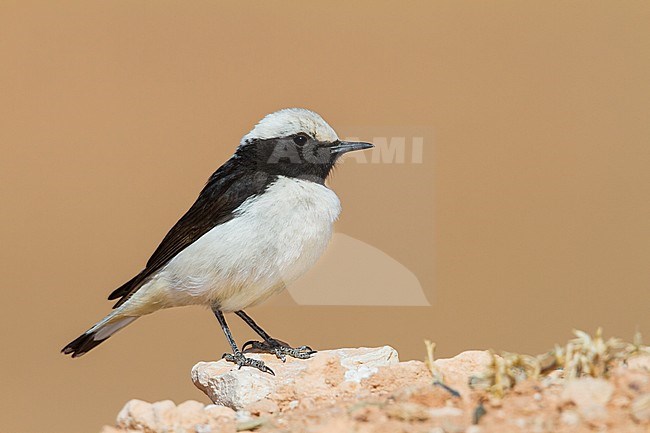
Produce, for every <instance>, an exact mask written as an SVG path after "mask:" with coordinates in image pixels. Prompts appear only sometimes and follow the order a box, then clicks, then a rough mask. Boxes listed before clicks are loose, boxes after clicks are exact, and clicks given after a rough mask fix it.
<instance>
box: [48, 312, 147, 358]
mask: <svg viewBox="0 0 650 433" xmlns="http://www.w3.org/2000/svg"><path fill="white" fill-rule="evenodd" d="M137 318H138V316H123V315H121V314H119V313H118V310H116V311H113V312H112V313H111V314H109V315H108V316H106V317H104V318H103V319H102V320H101V321H99V322H97V323H96V324H95V326H93V327H92V328H90V329H89V330H87V331H86V332H85V333H83V334H82V335H80V336H79V337H78V338H76V339H75V340H73V341H71V342H70V343H68V345H67V346H65V347H64V348H63V349H62V350H61V353H63V354H64V355H72V357H73V358H77V357H79V356H81V355H83V354H84V353H86V352H88V351H90V350H91V349H93V348H95V347H96V346H98V345H99V344H101V343H103V342H104V341H106V340H107V339H108V337H110V336H111V335H113V334H115V333H116V332H117V331H119V330H120V329H122V328H124V327H125V326H126V325H128V324H129V323H131V322H133V321H134V320H135V319H137Z"/></svg>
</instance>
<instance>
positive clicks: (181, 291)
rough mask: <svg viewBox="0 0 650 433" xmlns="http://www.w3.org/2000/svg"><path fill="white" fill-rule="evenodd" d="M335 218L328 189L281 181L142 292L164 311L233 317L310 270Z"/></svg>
mask: <svg viewBox="0 0 650 433" xmlns="http://www.w3.org/2000/svg"><path fill="white" fill-rule="evenodd" d="M340 210H341V207H340V202H339V199H338V197H337V196H336V194H334V192H333V191H332V190H330V189H329V188H327V187H325V186H323V185H320V184H317V183H314V182H309V181H305V180H298V179H295V178H287V177H280V178H279V179H278V180H277V181H275V182H274V183H273V184H271V185H270V186H269V188H268V189H267V190H266V192H265V193H264V194H262V195H260V196H258V197H254V198H251V199H248V200H246V201H245V202H244V203H243V204H242V205H241V206H240V207H239V208H238V209H237V211H236V212H235V213H236V216H235V218H233V219H232V220H230V221H228V222H226V223H224V224H221V225H219V226H217V227H215V228H214V229H212V230H210V231H209V232H208V233H206V234H205V235H203V236H202V237H201V238H200V239H199V240H197V241H196V242H194V243H193V244H192V245H190V246H189V247H187V248H186V249H185V250H183V251H182V252H181V253H179V254H178V255H177V256H176V257H174V258H173V259H172V260H171V261H170V262H169V263H168V264H167V265H165V267H163V268H162V269H161V271H160V272H159V273H158V275H157V276H156V277H155V278H153V279H152V281H151V283H150V284H149V285H148V286H150V287H143V288H142V289H141V290H140V291H142V292H151V293H150V294H151V295H154V296H155V297H156V298H158V299H160V298H163V299H164V301H163V303H164V304H165V306H177V305H189V304H204V305H210V306H212V305H217V306H219V308H221V309H222V310H223V311H236V310H241V309H244V308H246V307H249V306H251V305H254V304H256V303H259V302H261V301H263V300H264V299H266V298H267V297H268V296H270V295H272V294H274V293H277V292H279V291H281V290H282V289H284V287H285V285H287V284H289V283H290V282H292V281H294V280H295V279H296V278H298V277H300V276H301V275H302V274H304V273H305V272H306V271H307V270H308V269H309V268H310V267H311V266H312V265H314V263H315V262H316V261H317V260H318V258H319V257H320V256H321V254H322V253H323V252H324V250H325V247H326V246H327V243H328V242H329V240H330V238H331V236H332V225H333V223H334V221H335V220H336V218H337V217H338V215H339V213H340ZM147 289H149V290H147ZM140 291H139V292H140ZM154 292H155V293H154ZM136 295H137V294H136ZM142 295H145V293H142ZM161 295H162V296H161ZM143 300H144V299H143Z"/></svg>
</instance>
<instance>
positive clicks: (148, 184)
mask: <svg viewBox="0 0 650 433" xmlns="http://www.w3.org/2000/svg"><path fill="white" fill-rule="evenodd" d="M649 19H650V8H649V7H648V3H647V2H641V1H640V2H624V1H617V2H591V1H590V2H586V1H585V2H564V1H562V2H509V1H499V2H483V1H473V2H459V1H437V2H421V3H416V2H413V3H397V2H365V3H362V2H356V3H354V4H348V3H347V2H340V3H327V4H325V3H324V2H320V4H318V5H315V4H312V5H306V4H298V2H287V3H277V2H255V3H246V4H236V5H235V4H234V3H233V4H222V3H215V2H199V1H191V2H169V1H163V2H144V1H139V2H131V1H128V2H127V1H121V2H120V1H118V2H42V3H38V2H25V1H2V2H1V3H0V56H1V57H0V61H1V62H2V63H1V67H0V95H1V102H0V146H2V148H1V155H2V156H1V160H0V193H1V196H0V203H1V208H0V209H1V212H0V218H1V221H0V239H1V240H2V249H1V250H0V251H1V252H0V254H1V255H0V266H1V267H2V274H1V275H2V279H1V283H0V284H1V285H2V286H1V290H2V312H1V314H0V326H1V327H2V355H1V356H2V357H1V364H0V375H1V376H0V378H1V379H0V380H1V389H2V392H1V393H0V408H1V409H0V410H1V411H2V420H1V422H2V430H3V431H11V432H18V433H20V432H45V431H48V432H64V431H65V432H93V431H98V429H99V427H100V425H101V424H103V423H110V422H112V420H113V419H114V416H115V414H116V413H117V411H118V410H119V408H120V407H121V406H122V404H123V403H124V402H125V401H126V400H128V399H129V398H133V397H137V398H142V399H148V400H157V399H165V398H171V399H174V400H176V401H177V402H179V401H182V400H184V399H187V398H194V399H202V396H201V394H199V393H198V391H196V390H195V389H194V388H193V386H192V385H191V382H190V380H189V370H190V368H191V366H192V365H193V364H194V363H195V362H196V361H198V360H203V359H214V358H216V357H219V356H220V355H221V353H223V352H224V351H225V350H226V349H227V346H226V342H225V340H224V338H223V336H222V334H221V332H220V330H219V329H218V327H217V324H216V323H215V320H214V319H213V317H211V315H210V314H209V313H208V312H207V311H204V310H201V309H198V308H197V309H193V308H186V309H179V310H170V311H165V312H161V313H158V314H156V315H154V316H151V317H148V318H146V319H142V320H140V321H138V323H137V324H136V325H134V326H133V327H131V328H129V329H128V330H126V331H124V332H123V333H121V334H120V335H119V336H117V337H115V338H114V339H112V340H111V341H110V342H109V343H107V344H106V345H104V346H102V347H101V348H99V349H97V351H96V352H93V353H91V354H89V355H88V356H86V357H85V358H82V359H79V360H70V359H67V358H64V357H63V356H61V355H59V353H58V351H59V349H60V348H61V347H62V346H63V344H65V343H67V342H68V341H69V340H70V339H72V338H73V337H76V336H77V335H78V334H79V333H81V332H82V331H84V330H85V329H86V328H87V327H88V326H89V325H90V324H92V323H93V322H94V321H95V320H97V319H99V318H100V317H101V316H102V315H103V314H105V313H106V312H107V311H108V309H109V305H110V304H108V303H107V302H105V301H104V297H105V296H106V295H107V294H108V292H109V291H110V290H112V289H113V288H114V287H116V286H117V285H119V284H121V283H122V282H124V281H125V280H126V279H128V278H129V277H130V276H131V275H132V274H134V273H135V272H137V271H139V270H140V267H141V266H142V265H143V264H144V262H145V261H146V259H147V258H148V256H149V254H150V253H151V252H152V250H153V248H154V247H155V246H156V245H157V243H158V241H159V240H160V239H161V238H162V236H163V235H164V234H165V233H166V231H167V229H169V227H170V226H171V225H172V224H173V223H174V222H175V221H176V219H177V218H178V217H179V216H180V215H181V214H182V213H183V212H184V211H185V210H186V208H187V207H188V206H189V205H190V204H191V202H192V201H193V200H194V198H195V197H196V194H197V193H198V190H199V189H200V188H201V186H202V184H203V182H204V181H205V180H206V178H207V177H208V176H209V174H210V173H211V172H212V171H213V170H214V169H215V168H216V167H217V166H218V165H220V164H221V163H222V162H223V161H224V160H225V159H226V158H227V157H228V156H229V155H230V154H231V152H232V151H233V149H234V147H235V145H236V144H237V143H238V141H239V138H240V137H241V136H242V135H243V134H244V133H245V132H247V131H248V130H249V129H250V128H251V127H252V125H253V124H254V123H255V122H256V121H257V120H258V119H259V118H260V117H261V116H262V115H264V114H265V113H268V112H271V111H274V110H276V109H278V108H281V107H286V106H305V107H309V108H312V109H314V110H316V111H318V112H320V113H321V114H322V115H323V116H324V117H325V118H326V119H327V120H328V121H329V122H330V123H331V124H332V125H334V127H335V128H336V129H337V130H338V131H339V133H340V134H341V135H352V134H358V133H359V131H362V132H363V133H364V134H366V135H365V136H364V137H362V138H366V139H372V135H369V133H368V131H372V128H373V127H376V128H377V130H381V131H386V130H389V131H393V133H395V134H400V133H402V132H403V135H406V136H409V135H412V134H414V131H420V130H422V128H424V129H425V130H427V131H431V132H430V133H429V135H427V136H426V137H425V148H424V162H423V164H420V165H414V164H402V165H399V164H365V165H364V164H357V163H354V162H350V164H347V163H346V164H344V166H342V167H341V168H340V169H339V170H338V171H337V173H336V175H335V178H334V179H333V182H332V186H333V187H334V189H336V191H337V192H338V194H339V195H340V197H341V200H342V202H343V206H344V212H343V214H342V217H341V220H340V222H339V223H338V225H337V231H338V232H341V233H344V234H346V235H348V236H351V237H353V238H355V239H358V240H361V241H363V242H365V243H367V244H370V245H372V246H374V247H376V248H378V249H380V250H381V251H383V252H385V253H386V254H388V255H389V256H391V257H392V258H394V259H395V260H397V261H398V262H399V263H401V264H403V265H404V266H406V267H407V268H408V269H410V270H411V271H412V272H413V273H414V274H415V275H416V276H417V277H418V279H419V281H420V283H421V284H422V286H423V287H424V289H425V291H426V294H427V296H428V299H429V301H430V302H431V303H432V306H431V307H417V308H408V307H399V308H397V307H331V306H295V305H292V304H291V303H288V302H287V303H276V304H274V305H275V306H261V307H258V308H256V309H253V310H251V311H252V313H254V315H255V317H256V318H257V319H258V320H259V321H260V322H261V323H263V324H265V325H266V327H267V328H268V329H269V330H270V331H272V333H274V334H275V335H278V336H281V337H282V338H285V339H287V340H288V341H290V342H294V343H298V344H302V343H309V344H311V345H313V346H315V347H317V348H327V347H340V346H357V345H368V346H372V345H380V344H390V345H393V346H394V347H396V348H397V349H398V350H399V351H400V353H401V355H402V358H405V359H408V358H421V357H422V356H423V354H424V346H423V344H422V340H423V339H424V338H431V339H433V340H435V341H436V342H438V344H439V355H440V356H448V355H452V354H454V353H456V352H458V351H461V350H464V349H471V348H489V347H492V348H495V349H509V350H517V351H523V352H532V353H536V352H540V351H543V350H545V349H547V348H549V347H550V346H551V345H552V344H553V343H555V342H561V341H564V340H565V339H566V338H567V337H569V336H570V330H571V329H572V328H574V327H577V328H584V329H587V330H593V329H594V328H595V327H596V326H597V325H602V326H604V327H605V330H606V332H607V333H608V334H610V335H611V334H616V335H620V336H623V337H630V336H631V335H632V334H633V332H634V331H635V329H636V327H637V326H638V327H639V328H640V329H641V330H642V331H645V332H646V333H647V334H650V315H649V314H648V311H649V308H648V307H649V304H650V301H649V297H648V287H650V266H649V264H650V200H649V196H650V169H649V168H650V143H649V137H650V122H649V115H650V104H649V101H650V80H648V76H650V26H648V22H649ZM418 128H419V129H418ZM381 133H384V132H381ZM340 281H343V284H345V281H346V278H342V279H340ZM353 281H355V284H354V286H355V287H349V290H350V291H356V290H366V291H369V290H371V289H372V288H368V287H358V283H357V282H358V281H359V278H358V277H355V278H354V279H353ZM394 290H400V287H395V288H394ZM231 322H232V324H233V329H234V333H235V335H237V336H238V339H239V340H240V341H242V342H243V341H245V339H247V337H249V336H251V335H250V332H249V331H248V330H245V329H244V327H243V325H242V324H241V322H239V321H235V320H234V319H231Z"/></svg>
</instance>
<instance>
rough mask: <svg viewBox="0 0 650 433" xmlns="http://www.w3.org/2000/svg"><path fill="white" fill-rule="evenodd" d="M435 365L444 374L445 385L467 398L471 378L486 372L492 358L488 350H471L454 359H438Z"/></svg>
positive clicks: (434, 362)
mask: <svg viewBox="0 0 650 433" xmlns="http://www.w3.org/2000/svg"><path fill="white" fill-rule="evenodd" d="M433 364H434V366H435V367H436V368H437V369H438V370H439V371H440V372H441V373H442V378H443V382H444V383H445V385H447V386H449V387H451V388H453V389H455V390H456V391H458V392H460V394H461V396H466V395H468V394H469V391H470V387H469V379H470V377H472V376H476V375H478V374H480V373H482V372H483V371H485V369H487V368H488V367H489V366H490V365H491V364H492V356H491V355H490V352H488V351H486V350H469V351H467V352H463V353H460V354H458V355H456V356H454V357H453V358H441V359H436V360H435V361H433Z"/></svg>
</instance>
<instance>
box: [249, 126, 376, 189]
mask: <svg viewBox="0 0 650 433" xmlns="http://www.w3.org/2000/svg"><path fill="white" fill-rule="evenodd" d="M371 147H373V145H372V144H370V143H363V142H349V141H342V140H336V141H333V142H327V141H318V140H316V139H314V138H312V137H310V136H309V135H307V134H304V133H299V134H294V135H291V136H288V137H280V138H270V139H251V140H248V141H247V143H246V145H245V146H241V147H240V148H239V149H238V150H237V156H239V157H240V158H241V161H242V163H245V164H246V165H248V166H251V167H254V169H255V170H257V171H261V172H264V173H267V174H269V175H281V176H287V177H297V178H311V179H316V180H317V181H318V182H319V183H323V182H324V181H325V179H326V178H327V176H328V175H329V173H330V171H331V170H332V168H333V167H334V164H335V163H336V161H337V160H338V159H339V158H340V157H341V155H343V154H344V153H347V152H351V151H354V150H362V149H369V148H371Z"/></svg>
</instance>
